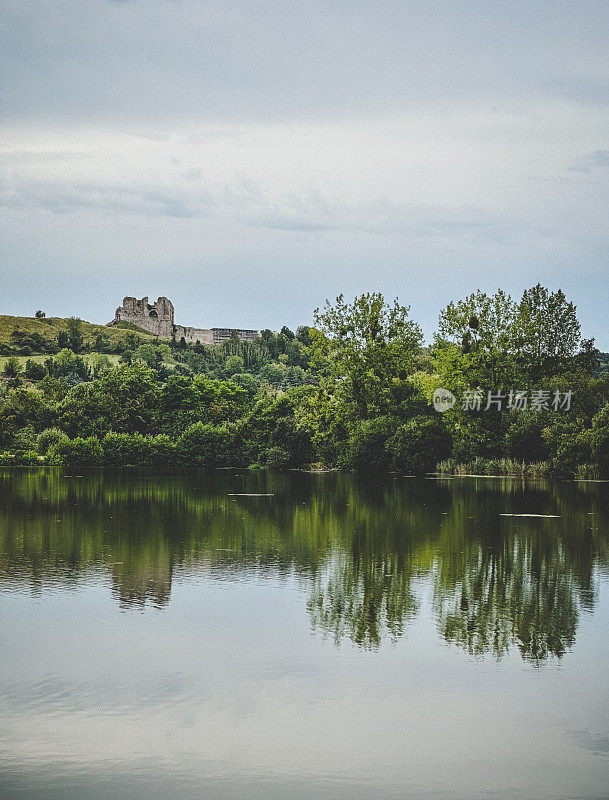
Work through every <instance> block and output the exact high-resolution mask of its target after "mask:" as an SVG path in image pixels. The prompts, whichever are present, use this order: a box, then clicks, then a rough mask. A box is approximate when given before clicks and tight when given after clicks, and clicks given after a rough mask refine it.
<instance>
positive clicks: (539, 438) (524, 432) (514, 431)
mask: <svg viewBox="0 0 609 800" xmlns="http://www.w3.org/2000/svg"><path fill="white" fill-rule="evenodd" d="M543 428H544V422H543V419H542V415H541V414H538V413H531V414H527V413H525V412H517V413H516V412H515V419H514V421H513V422H512V424H511V425H510V427H509V428H508V430H507V432H506V435H505V452H506V455H508V456H509V457H510V458H514V459H516V460H517V461H521V462H522V461H526V462H527V463H530V462H535V461H543V460H544V459H546V458H547V457H548V446H547V443H546V441H545V440H544V438H543V435H542V432H543Z"/></svg>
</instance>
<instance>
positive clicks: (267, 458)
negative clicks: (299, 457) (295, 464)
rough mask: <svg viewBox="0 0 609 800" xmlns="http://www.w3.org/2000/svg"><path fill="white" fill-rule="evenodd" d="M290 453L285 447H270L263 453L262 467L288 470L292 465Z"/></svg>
mask: <svg viewBox="0 0 609 800" xmlns="http://www.w3.org/2000/svg"><path fill="white" fill-rule="evenodd" d="M290 458H291V455H290V453H289V452H288V451H287V450H286V449H285V448H283V447H269V448H268V449H267V450H265V451H264V452H263V453H262V456H261V458H260V466H262V467H266V469H286V467H288V466H289V465H290Z"/></svg>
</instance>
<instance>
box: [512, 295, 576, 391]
mask: <svg viewBox="0 0 609 800" xmlns="http://www.w3.org/2000/svg"><path fill="white" fill-rule="evenodd" d="M516 326H517V337H518V345H519V348H520V351H521V352H522V354H523V356H524V359H525V366H526V369H527V373H528V375H529V376H530V378H531V380H532V381H533V382H536V381H539V380H540V379H541V378H543V377H546V376H548V375H552V374H554V373H555V372H556V370H558V369H560V367H561V366H564V365H565V364H566V363H567V362H568V361H569V360H570V359H572V358H573V356H575V353H576V352H577V349H578V346H579V344H580V333H581V329H580V324H579V322H578V319H577V314H576V308H575V305H574V304H573V303H570V302H568V301H567V299H566V297H565V295H564V293H563V292H562V291H561V290H560V289H559V290H558V291H557V292H550V291H548V289H546V288H545V287H544V286H542V285H541V284H540V283H538V284H537V285H536V286H533V287H532V288H531V289H527V290H526V291H525V292H524V293H523V295H522V299H521V301H520V304H519V306H518V315H517V320H516Z"/></svg>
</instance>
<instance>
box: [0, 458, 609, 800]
mask: <svg viewBox="0 0 609 800" xmlns="http://www.w3.org/2000/svg"><path fill="white" fill-rule="evenodd" d="M243 493H255V495H256V496H244V495H243ZM267 495H269V496H267ZM521 513H528V514H546V515H554V516H553V517H545V518H542V517H518V516H501V515H502V514H521ZM0 614H1V616H0V619H1V627H0V648H1V658H0V797H2V798H10V800H13V798H17V799H18V798H45V799H46V798H49V799H50V800H90V798H110V799H116V800H123V798H133V800H140V798H142V799H144V798H145V799H146V800H156V798H184V799H185V800H186V799H190V798H206V800H207V799H209V800H215V798H218V799H219V800H229V798H230V800H251V799H252V798H260V799H261V800H263V799H264V800H276V799H279V798H290V799H292V798H294V799H295V800H301V799H302V800H304V798H307V800H309V799H310V800H318V799H321V798H323V799H324V800H326V799H327V800H347V799H349V800H360V799H361V800H364V798H365V799H366V800H370V799H371V798H375V799H376V798H378V799H379V800H385V798H440V800H442V799H443V798H459V799H460V798H464V799H465V798H467V800H471V799H472V798H494V799H496V798H519V799H525V798H526V799H528V798H553V799H554V798H582V800H584V799H585V800H600V798H608V797H609V487H608V485H607V484H601V483H569V482H565V483H556V484H542V483H528V484H526V485H524V484H523V483H521V482H519V481H517V480H492V479H460V480H441V481H434V480H420V481H419V480H412V479H406V478H388V479H387V480H379V479H370V478H367V479H365V478H354V477H352V476H346V475H339V474H335V473H332V474H326V475H308V474H298V473H293V474H288V475H275V474H270V473H251V472H247V471H245V472H244V471H217V472H209V473H205V474H197V475H194V476H193V475H190V476H173V477H156V476H154V477H151V476H138V475H134V474H132V473H130V472H128V471H124V472H122V473H104V474H102V473H100V472H96V473H93V474H84V475H72V476H67V475H64V474H63V472H62V471H52V470H40V471H16V470H13V471H4V472H1V471H0Z"/></svg>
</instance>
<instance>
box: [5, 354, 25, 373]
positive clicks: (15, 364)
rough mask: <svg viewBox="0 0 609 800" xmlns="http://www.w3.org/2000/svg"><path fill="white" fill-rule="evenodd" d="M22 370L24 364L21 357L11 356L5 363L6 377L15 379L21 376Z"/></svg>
mask: <svg viewBox="0 0 609 800" xmlns="http://www.w3.org/2000/svg"><path fill="white" fill-rule="evenodd" d="M22 370H23V366H22V365H21V362H20V361H19V359H18V358H17V357H16V356H11V357H10V358H8V359H7V361H6V363H5V365H4V369H3V374H4V377H5V378H11V379H14V378H17V377H19V375H20V373H21V372H22Z"/></svg>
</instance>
